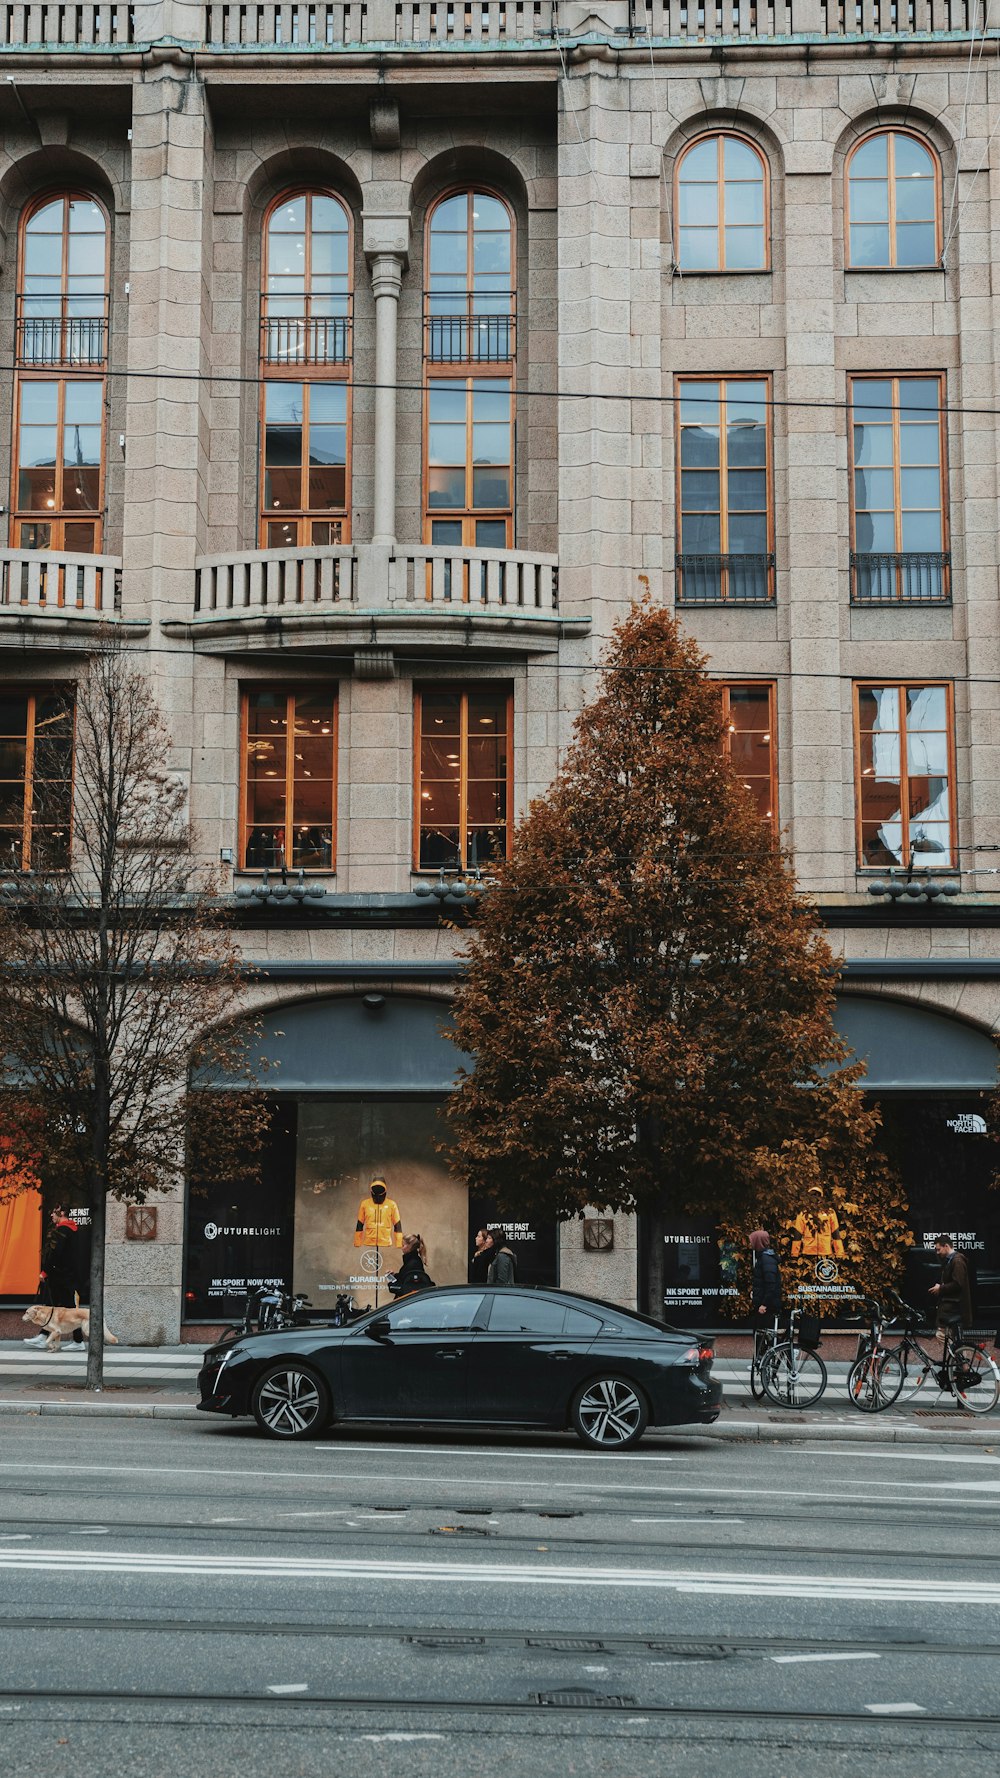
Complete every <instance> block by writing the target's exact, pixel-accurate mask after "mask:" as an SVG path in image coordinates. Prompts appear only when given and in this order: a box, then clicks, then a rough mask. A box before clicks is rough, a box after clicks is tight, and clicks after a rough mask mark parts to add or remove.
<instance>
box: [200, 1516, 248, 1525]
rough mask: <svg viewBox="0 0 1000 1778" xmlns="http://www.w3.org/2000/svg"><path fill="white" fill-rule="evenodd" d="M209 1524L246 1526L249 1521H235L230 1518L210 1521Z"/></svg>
mask: <svg viewBox="0 0 1000 1778" xmlns="http://www.w3.org/2000/svg"><path fill="white" fill-rule="evenodd" d="M208 1522H209V1524H210V1525H245V1524H246V1522H247V1521H246V1519H234V1518H232V1517H228V1518H224V1519H209V1521H208Z"/></svg>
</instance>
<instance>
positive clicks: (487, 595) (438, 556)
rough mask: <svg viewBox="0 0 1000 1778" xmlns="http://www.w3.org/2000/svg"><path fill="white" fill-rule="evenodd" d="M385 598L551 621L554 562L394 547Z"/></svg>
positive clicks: (523, 554)
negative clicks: (540, 617)
mask: <svg viewBox="0 0 1000 1778" xmlns="http://www.w3.org/2000/svg"><path fill="white" fill-rule="evenodd" d="M389 599H390V602H391V603H393V604H397V605H407V606H413V607H417V608H419V607H421V606H423V607H427V606H433V607H437V608H440V607H442V606H445V607H447V606H451V607H458V608H459V609H460V610H464V611H467V612H472V611H479V612H482V611H487V612H496V613H498V614H503V613H507V614H510V615H516V614H518V613H520V614H522V615H525V616H527V615H529V614H535V615H538V616H546V615H548V616H555V615H556V613H557V612H558V609H559V563H558V557H556V556H541V555H535V554H533V553H529V552H528V551H525V550H517V549H442V548H436V549H432V548H431V547H430V546H426V545H422V544H421V545H416V546H414V547H413V548H409V547H406V546H404V545H402V544H397V545H396V551H395V554H394V556H393V557H392V559H391V561H390V564H389Z"/></svg>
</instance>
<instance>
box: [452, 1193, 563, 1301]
mask: <svg viewBox="0 0 1000 1778" xmlns="http://www.w3.org/2000/svg"><path fill="white" fill-rule="evenodd" d="M486 1228H490V1229H493V1228H498V1229H502V1230H503V1236H504V1240H505V1241H506V1243H507V1245H508V1246H509V1247H510V1250H511V1252H512V1253H513V1255H514V1260H515V1264H516V1267H517V1282H518V1283H519V1284H538V1285H554V1284H558V1282H559V1225H558V1223H556V1222H553V1221H551V1220H550V1221H548V1222H544V1221H538V1220H534V1219H530V1220H529V1219H527V1218H525V1217H511V1216H502V1215H501V1214H500V1212H499V1211H498V1210H497V1207H496V1205H495V1204H494V1202H493V1200H492V1198H480V1197H470V1199H469V1252H470V1254H471V1253H472V1249H473V1244H474V1242H475V1238H476V1232H477V1230H478V1229H486ZM469 1276H470V1277H471V1278H475V1280H476V1282H477V1283H481V1282H482V1275H481V1273H480V1272H479V1270H478V1269H477V1268H475V1267H471V1266H470V1271H469Z"/></svg>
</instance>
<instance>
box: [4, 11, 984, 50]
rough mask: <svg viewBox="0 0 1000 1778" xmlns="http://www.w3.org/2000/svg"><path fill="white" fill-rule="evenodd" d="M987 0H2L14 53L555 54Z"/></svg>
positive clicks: (916, 15) (858, 19) (826, 24)
mask: <svg viewBox="0 0 1000 1778" xmlns="http://www.w3.org/2000/svg"><path fill="white" fill-rule="evenodd" d="M983 14H984V5H983V0H771V3H770V4H768V5H767V6H761V5H759V4H758V3H757V0H707V3H706V4H705V5H704V6H700V5H696V4H691V3H690V0H291V3H286V4H280V3H278V4H275V3H271V4H255V3H253V0H209V3H208V4H205V0H134V3H133V4H132V5H127V4H123V3H111V4H108V3H103V4H102V3H101V0H97V3H95V4H90V5H57V4H48V3H45V4H36V5H3V4H0V51H2V50H3V49H4V48H10V49H19V50H32V49H40V50H44V49H58V50H60V51H62V52H65V51H71V50H74V49H77V50H80V51H94V50H114V49H122V48H128V46H129V45H131V44H137V45H142V46H143V47H146V46H148V45H152V44H157V43H178V44H183V45H185V46H186V47H192V46H193V47H195V48H197V49H198V50H202V51H204V50H208V51H213V50H214V51H216V52H219V53H224V52H231V51H233V50H239V51H243V50H246V51H251V52H252V51H253V50H264V51H267V50H274V49H280V50H303V51H309V50H314V51H316V52H317V53H320V52H323V51H331V52H333V51H337V50H344V49H359V48H360V49H363V48H365V47H367V46H368V45H373V44H378V45H383V44H392V45H395V46H396V48H397V49H399V50H413V51H420V50H427V49H428V48H431V49H433V48H456V47H458V48H460V47H462V46H468V47H470V48H472V49H475V48H476V47H477V46H480V45H482V46H484V47H485V46H487V45H496V46H499V47H506V48H508V49H514V50H517V49H520V48H529V47H530V48H531V49H532V50H534V51H538V50H545V49H547V50H551V51H552V52H553V54H555V53H556V46H557V41H558V45H559V47H560V48H561V49H562V50H563V53H565V48H566V47H567V46H572V44H573V43H574V41H576V40H578V39H580V38H581V37H586V38H588V39H590V40H591V41H594V40H598V41H607V42H609V43H611V44H613V45H614V47H615V48H616V49H622V48H627V47H629V45H630V44H632V45H645V43H646V42H647V41H649V40H652V41H654V42H655V41H660V42H673V43H680V44H685V43H691V44H697V43H713V42H719V41H732V40H734V39H735V40H743V41H748V42H753V41H756V40H775V39H789V38H808V39H816V38H820V39H822V38H824V37H827V38H832V39H837V38H858V37H861V38H867V37H888V38H900V37H903V38H905V37H909V36H922V37H926V36H941V35H949V34H951V35H956V34H957V35H961V34H968V33H969V32H972V31H974V30H979V31H983V30H984V29H985V34H986V35H987V36H989V37H991V38H997V37H1000V20H998V21H996V22H993V21H992V20H991V19H990V18H989V16H987V18H986V19H985V23H984V17H983Z"/></svg>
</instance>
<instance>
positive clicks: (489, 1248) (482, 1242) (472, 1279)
mask: <svg viewBox="0 0 1000 1778" xmlns="http://www.w3.org/2000/svg"><path fill="white" fill-rule="evenodd" d="M495 1251H496V1250H495V1248H494V1246H493V1236H492V1235H491V1234H490V1231H489V1229H477V1230H476V1238H475V1241H474V1242H473V1246H472V1257H471V1259H470V1260H469V1283H470V1284H485V1283H486V1277H487V1273H488V1271H489V1268H490V1264H491V1262H492V1260H493V1256H494V1253H495Z"/></svg>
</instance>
